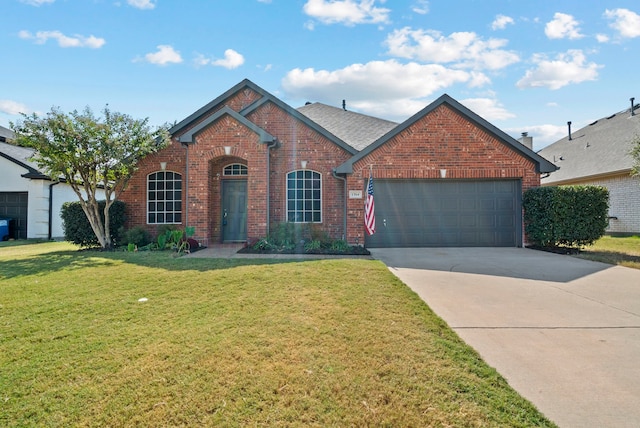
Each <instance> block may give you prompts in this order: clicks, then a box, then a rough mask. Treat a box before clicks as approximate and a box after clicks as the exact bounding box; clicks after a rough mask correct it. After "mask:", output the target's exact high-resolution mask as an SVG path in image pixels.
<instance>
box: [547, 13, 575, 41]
mask: <svg viewBox="0 0 640 428" xmlns="http://www.w3.org/2000/svg"><path fill="white" fill-rule="evenodd" d="M544 33H545V34H546V35H547V37H548V38H550V39H572V40H573V39H580V38H582V37H584V35H582V34H580V26H579V24H578V21H576V20H575V19H574V17H573V16H571V15H567V14H566V13H560V12H556V13H555V14H554V15H553V20H552V21H549V22H547V25H546V26H545V27H544Z"/></svg>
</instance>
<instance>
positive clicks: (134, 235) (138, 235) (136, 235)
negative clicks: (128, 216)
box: [122, 226, 152, 247]
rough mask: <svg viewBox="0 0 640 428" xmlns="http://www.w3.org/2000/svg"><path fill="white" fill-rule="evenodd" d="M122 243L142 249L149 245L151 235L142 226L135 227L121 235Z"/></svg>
mask: <svg viewBox="0 0 640 428" xmlns="http://www.w3.org/2000/svg"><path fill="white" fill-rule="evenodd" d="M122 239H123V242H126V243H127V244H134V245H136V246H138V247H144V246H145V245H148V244H149V243H151V241H152V239H151V235H150V234H149V232H148V231H147V230H146V229H145V228H143V227H142V226H135V227H132V228H131V229H128V230H126V231H124V233H122Z"/></svg>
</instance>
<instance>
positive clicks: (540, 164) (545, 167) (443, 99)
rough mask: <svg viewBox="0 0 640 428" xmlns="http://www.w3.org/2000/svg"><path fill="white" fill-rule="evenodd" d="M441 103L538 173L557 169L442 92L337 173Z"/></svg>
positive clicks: (345, 171) (344, 171)
mask: <svg viewBox="0 0 640 428" xmlns="http://www.w3.org/2000/svg"><path fill="white" fill-rule="evenodd" d="M443 104H446V105H448V106H449V107H451V108H452V109H454V110H455V111H457V112H458V113H459V114H461V115H462V116H464V117H465V118H466V119H467V120H469V121H470V122H472V123H474V124H475V125H476V126H478V127H480V128H482V129H484V130H485V131H487V132H488V133H489V134H491V135H493V136H494V137H495V138H497V139H498V140H499V141H500V142H501V143H503V144H505V145H507V146H509V147H510V148H511V149H513V150H515V151H516V152H518V153H520V154H521V155H522V156H524V157H526V158H528V159H530V160H531V161H533V162H534V163H535V165H536V171H537V172H538V173H541V172H545V173H546V172H551V171H555V170H556V169H557V167H556V166H555V165H554V164H552V163H551V162H549V161H548V160H546V159H545V158H543V157H542V156H540V155H538V154H537V153H535V152H534V151H533V150H531V149H529V148H528V147H526V146H525V145H524V144H521V143H520V142H519V141H517V140H515V139H514V138H513V137H511V136H509V135H507V134H506V133H505V132H503V131H501V130H500V129H498V128H496V127H495V126H494V125H492V124H491V123H489V122H487V121H486V120H485V119H483V118H482V117H480V116H478V115H477V114H475V113H474V112H472V111H471V110H469V109H468V108H467V107H465V106H463V105H462V104H460V103H459V102H458V101H456V100H455V99H453V98H451V97H450V96H449V95H447V94H444V95H442V96H440V97H439V98H438V99H437V100H435V101H434V102H432V103H431V104H429V105H428V106H426V107H425V108H423V109H422V110H420V111H419V112H418V113H416V114H414V115H413V116H411V117H410V118H409V119H407V120H405V121H404V122H402V123H401V124H400V125H398V126H396V127H395V128H393V129H392V130H391V131H389V132H387V133H386V134H385V135H383V136H382V137H380V138H378V139H377V140H376V141H375V142H373V143H372V144H370V145H369V146H368V147H367V148H365V149H364V150H362V151H361V152H360V153H358V154H357V155H355V156H353V157H352V158H351V159H349V160H348V161H347V162H345V163H343V164H342V165H340V166H338V167H337V168H336V173H338V174H351V173H352V172H353V164H354V163H356V162H357V161H359V160H360V159H362V158H364V157H365V156H367V155H369V154H370V153H371V152H373V151H374V150H376V149H377V148H378V147H380V146H382V145H383V144H385V143H386V142H387V141H389V140H391V139H392V138H394V137H395V136H397V135H398V134H400V133H402V132H403V131H404V130H405V129H407V128H408V127H410V126H411V125H413V124H414V123H416V122H417V121H418V120H420V119H422V118H423V117H424V116H426V115H428V114H429V113H431V112H432V111H434V110H435V109H436V108H438V107H440V106H441V105H443Z"/></svg>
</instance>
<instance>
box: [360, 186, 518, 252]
mask: <svg viewBox="0 0 640 428" xmlns="http://www.w3.org/2000/svg"><path fill="white" fill-rule="evenodd" d="M374 196H375V215H376V233H375V234H374V235H372V236H368V237H367V238H366V245H367V246H369V247H372V248H376V247H516V246H521V245H522V242H521V241H522V232H521V231H522V210H521V185H520V181H519V180H495V181H459V180H376V181H375V182H374Z"/></svg>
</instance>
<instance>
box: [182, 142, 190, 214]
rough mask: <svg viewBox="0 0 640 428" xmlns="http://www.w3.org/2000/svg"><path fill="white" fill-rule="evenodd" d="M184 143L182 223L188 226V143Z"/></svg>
mask: <svg viewBox="0 0 640 428" xmlns="http://www.w3.org/2000/svg"><path fill="white" fill-rule="evenodd" d="M183 144H184V151H185V155H184V159H185V170H184V174H185V178H184V225H185V226H189V144H185V143H183Z"/></svg>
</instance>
